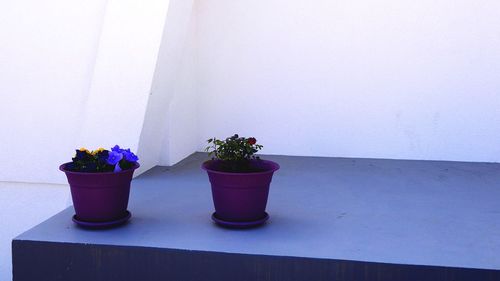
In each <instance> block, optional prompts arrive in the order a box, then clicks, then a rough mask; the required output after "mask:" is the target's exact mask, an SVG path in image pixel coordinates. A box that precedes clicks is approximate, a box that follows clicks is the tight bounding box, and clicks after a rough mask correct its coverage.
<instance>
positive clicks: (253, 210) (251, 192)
mask: <svg viewBox="0 0 500 281" xmlns="http://www.w3.org/2000/svg"><path fill="white" fill-rule="evenodd" d="M223 164H224V163H223V162H222V161H221V160H209V161H206V162H204V163H203V164H202V169H203V170H205V171H207V173H208V178H209V180H210V183H211V186H212V198H213V202H214V207H215V213H214V215H213V216H212V218H213V219H214V221H216V222H217V223H219V224H223V225H224V224H225V226H234V227H238V226H242V227H244V226H253V225H254V224H260V223H262V222H264V221H265V220H267V217H268V215H267V213H266V205H267V199H268V195H269V186H270V184H271V180H272V177H273V174H274V172H275V171H277V170H278V169H279V168H280V166H279V165H278V163H275V162H273V161H268V160H261V159H253V160H251V163H250V165H251V167H252V170H255V171H256V172H227V171H224V169H223V168H222V167H223ZM239 223H241V224H239ZM245 223H248V225H246V224H245Z"/></svg>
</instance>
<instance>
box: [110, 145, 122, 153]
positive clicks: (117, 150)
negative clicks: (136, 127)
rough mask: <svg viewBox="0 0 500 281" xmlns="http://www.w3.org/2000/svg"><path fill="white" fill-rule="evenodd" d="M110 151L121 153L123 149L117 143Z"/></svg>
mask: <svg viewBox="0 0 500 281" xmlns="http://www.w3.org/2000/svg"><path fill="white" fill-rule="evenodd" d="M111 151H114V152H119V153H121V152H122V151H123V149H121V148H120V146H119V145H115V146H113V147H112V148H111Z"/></svg>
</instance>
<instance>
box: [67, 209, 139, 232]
mask: <svg viewBox="0 0 500 281" xmlns="http://www.w3.org/2000/svg"><path fill="white" fill-rule="evenodd" d="M130 217H132V214H131V213H130V212H129V211H126V212H125V214H124V215H123V216H122V217H121V218H119V219H116V220H112V221H103V222H91V221H83V220H80V219H79V218H78V217H77V216H76V215H74V216H73V222H74V223H76V224H77V225H79V226H82V227H85V228H93V229H99V228H111V227H114V226H118V225H122V224H124V223H126V222H127V221H128V220H129V219H130Z"/></svg>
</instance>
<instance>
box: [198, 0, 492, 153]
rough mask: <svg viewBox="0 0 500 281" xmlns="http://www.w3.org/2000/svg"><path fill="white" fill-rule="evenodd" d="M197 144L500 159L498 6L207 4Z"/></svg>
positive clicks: (459, 1)
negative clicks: (236, 136)
mask: <svg viewBox="0 0 500 281" xmlns="http://www.w3.org/2000/svg"><path fill="white" fill-rule="evenodd" d="M197 3H198V7H197V50H198V54H197V56H198V63H197V77H198V80H197V88H198V95H199V127H198V128H199V130H200V137H199V139H198V140H199V144H198V148H199V149H201V148H202V147H204V146H205V144H204V141H205V139H207V138H208V137H212V136H217V137H224V136H228V135H231V134H233V133H235V132H239V133H241V134H243V135H247V136H250V135H251V136H255V137H257V139H258V140H259V141H261V142H262V144H264V146H265V149H264V150H263V153H271V154H288V155H318V156H349V157H375V158H409V159H444V160H466V161H497V162H498V161H500V145H499V144H498V140H499V139H500V114H499V113H498V112H499V108H500V79H499V77H500V47H499V46H500V2H499V1H494V0H485V1H476V2H473V3H472V2H471V1H465V0H443V1H433V0H423V1H409V0H406V1H401V0H380V1H367V0H350V1H347V0H345V1H331V0H316V1H299V0H293V1H290V0H287V1H285V0H266V1H264V0H257V1H234V0H204V1H198V2H197Z"/></svg>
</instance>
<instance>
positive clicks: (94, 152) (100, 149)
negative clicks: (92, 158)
mask: <svg viewBox="0 0 500 281" xmlns="http://www.w3.org/2000/svg"><path fill="white" fill-rule="evenodd" d="M104 150H105V149H104V148H102V147H99V148H98V149H96V150H94V151H92V155H97V153H100V152H103V151H104Z"/></svg>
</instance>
